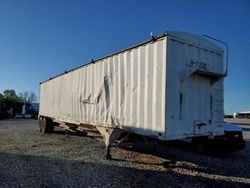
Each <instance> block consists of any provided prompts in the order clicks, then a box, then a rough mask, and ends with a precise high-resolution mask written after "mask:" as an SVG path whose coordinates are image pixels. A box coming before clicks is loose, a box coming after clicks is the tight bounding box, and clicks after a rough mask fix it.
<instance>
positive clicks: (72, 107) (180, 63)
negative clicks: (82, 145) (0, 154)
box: [39, 32, 227, 157]
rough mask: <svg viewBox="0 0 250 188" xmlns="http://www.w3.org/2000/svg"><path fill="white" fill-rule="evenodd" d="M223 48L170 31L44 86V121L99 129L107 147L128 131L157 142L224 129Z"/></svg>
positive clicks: (43, 125) (45, 127)
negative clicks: (157, 140)
mask: <svg viewBox="0 0 250 188" xmlns="http://www.w3.org/2000/svg"><path fill="white" fill-rule="evenodd" d="M223 54H224V52H223V50H222V49H221V48H220V47H218V46H217V45H216V44H215V43H213V42H212V41H211V40H209V39H207V38H206V37H204V36H197V35H194V34H190V33H184V32H167V33H164V34H163V35H162V36H159V37H152V38H151V40H149V41H146V42H143V43H141V44H138V45H135V46H132V47H130V48H127V49H124V50H121V51H118V52H116V53H113V54H111V55H107V56H105V57H103V58H100V59H97V60H92V61H91V62H90V63H88V64H84V65H81V66H79V67H77V68H74V69H72V70H70V71H65V72H64V73H62V74H60V75H57V76H55V77H53V78H50V79H48V80H46V81H44V82H42V83H41V84H40V111H39V126H40V129H41V130H42V131H43V132H52V131H53V127H54V125H56V124H59V125H61V126H63V127H64V128H66V129H78V130H87V129H92V128H96V129H97V130H98V131H99V132H100V133H101V135H102V136H103V138H104V141H105V144H106V147H107V156H108V157H110V147H111V145H112V144H113V143H114V141H115V140H116V139H117V138H118V137H119V136H120V135H121V134H122V133H124V132H130V133H131V132H132V133H137V134H140V135H145V136H148V137H153V138H156V139H159V140H163V141H166V140H177V139H185V138H194V137H196V138H204V137H208V136H210V137H211V136H212V137H213V136H217V135H223V134H224V127H223V78H224V77H225V76H226V72H227V71H224V68H223V67H224V66H223V64H224V63H223V62H224V60H223Z"/></svg>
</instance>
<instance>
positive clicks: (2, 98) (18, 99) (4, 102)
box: [0, 89, 37, 119]
mask: <svg viewBox="0 0 250 188" xmlns="http://www.w3.org/2000/svg"><path fill="white" fill-rule="evenodd" d="M36 101H37V96H36V94H35V93H34V92H32V91H31V92H28V91H24V92H21V93H19V94H18V95H17V94H16V91H15V90H13V89H10V90H5V91H4V92H3V93H0V119H3V118H10V116H11V114H13V111H15V110H16V109H17V108H18V107H19V108H20V106H22V105H23V104H25V103H32V102H36Z"/></svg>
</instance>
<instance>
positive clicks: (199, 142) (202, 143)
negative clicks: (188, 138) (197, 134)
mask: <svg viewBox="0 0 250 188" xmlns="http://www.w3.org/2000/svg"><path fill="white" fill-rule="evenodd" d="M207 141H208V140H207V138H206V137H205V138H203V137H201V138H194V139H193V140H192V144H193V146H194V148H195V151H196V152H198V153H200V154H205V153H206V152H207V151H208V144H207Z"/></svg>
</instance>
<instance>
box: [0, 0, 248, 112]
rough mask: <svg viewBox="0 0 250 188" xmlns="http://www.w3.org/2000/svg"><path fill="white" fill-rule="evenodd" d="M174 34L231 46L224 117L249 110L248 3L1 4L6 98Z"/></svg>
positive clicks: (65, 0)
mask: <svg viewBox="0 0 250 188" xmlns="http://www.w3.org/2000/svg"><path fill="white" fill-rule="evenodd" d="M168 30H178V31H187V32H191V33H195V34H208V35H211V36H214V37H216V38H218V39H221V40H223V41H227V42H228V44H229V48H230V52H229V76H228V77H227V78H226V79H225V111H226V112H227V113H230V112H231V111H233V112H236V111H242V110H250V97H249V96H250V79H249V78H250V1H249V0H235V1H233V0H231V1H230V0H227V1H223V0H220V1H218V0H207V1H205V0H203V1H199V0H197V1H191V0H190V1H188V0H175V1H174V0H173V1H168V0H162V1H161V0H154V1H152V0H149V1H147V0H144V1H140V0H137V1H136V0H106V1H104V0H99V1H97V0H89V1H87V0H86V1H83V0H82V1H77V0H74V1H72V0H0V92H3V91H4V90H5V89H15V90H16V91H17V92H21V91H25V90H28V91H34V92H36V93H37V94H38V93H39V91H38V86H39V82H41V81H43V80H46V79H47V78H49V77H51V76H54V75H56V74H58V73H61V72H63V71H64V70H68V69H71V68H74V67H76V66H78V65H81V64H84V63H87V62H89V61H90V60H91V59H96V58H99V57H102V56H104V55H106V54H109V53H111V52H114V51H117V50H119V49H122V48H126V47H128V46H130V45H133V44H136V43H138V42H142V41H144V40H147V39H149V37H150V32H153V33H154V34H156V35H160V34H162V33H163V32H165V31H168Z"/></svg>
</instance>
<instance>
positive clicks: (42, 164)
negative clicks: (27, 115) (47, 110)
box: [0, 120, 250, 188]
mask: <svg viewBox="0 0 250 188" xmlns="http://www.w3.org/2000/svg"><path fill="white" fill-rule="evenodd" d="M235 123H236V122H235ZM37 124H38V123H37V121H36V120H2V121H0V187H25V188H26V187H188V188H190V187H250V121H249V122H244V124H242V125H241V127H242V128H243V131H244V138H245V139H246V141H247V147H246V149H245V150H244V151H240V152H234V153H232V154H230V155H228V154H225V155H210V156H206V155H200V154H196V153H194V152H193V150H192V148H191V147H189V145H187V144H184V145H183V144H176V143H169V144H166V145H164V146H163V145H159V146H158V149H159V150H158V152H153V151H151V152H143V151H132V150H128V149H122V148H118V147H116V148H112V156H113V160H111V161H108V160H106V159H105V157H104V156H105V149H104V144H103V142H100V141H97V140H95V139H93V138H89V137H86V136H84V135H83V134H66V133H65V132H64V131H63V130H61V129H59V128H58V129H56V131H55V133H53V134H45V135H44V134H41V133H40V132H39V131H38V125H37ZM141 147H148V146H146V145H144V146H141ZM159 151H160V152H159Z"/></svg>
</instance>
